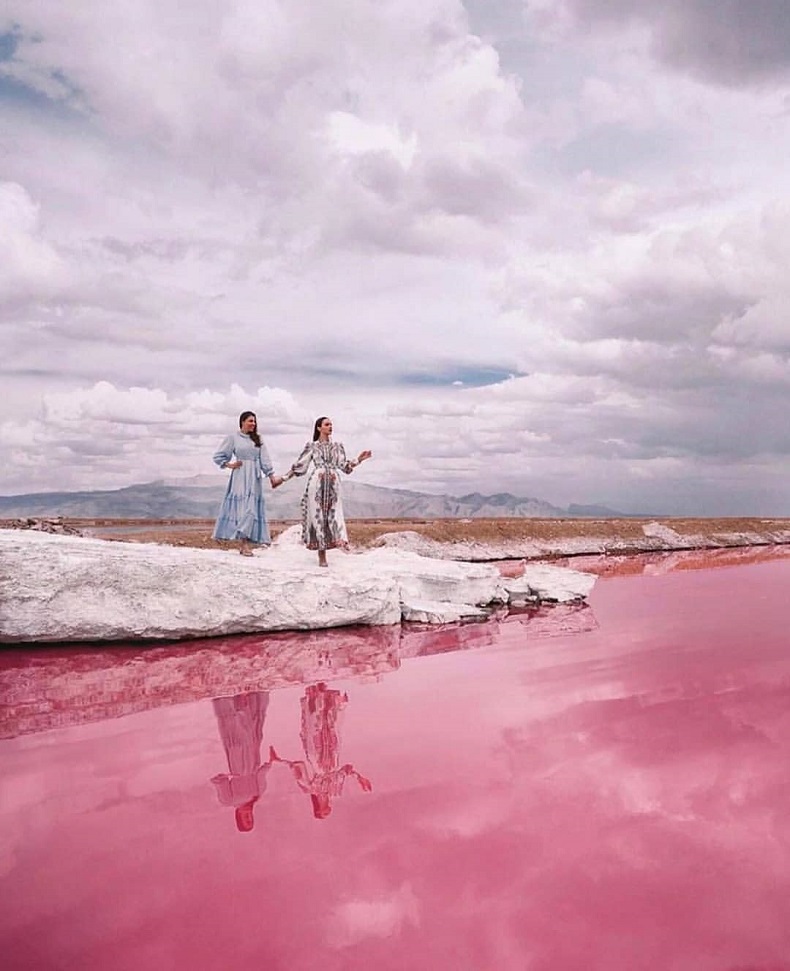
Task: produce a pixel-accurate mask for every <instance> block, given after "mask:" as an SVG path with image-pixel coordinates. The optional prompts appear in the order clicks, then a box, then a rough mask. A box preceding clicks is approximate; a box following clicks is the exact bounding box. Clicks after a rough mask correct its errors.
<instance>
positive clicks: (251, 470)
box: [213, 432, 274, 543]
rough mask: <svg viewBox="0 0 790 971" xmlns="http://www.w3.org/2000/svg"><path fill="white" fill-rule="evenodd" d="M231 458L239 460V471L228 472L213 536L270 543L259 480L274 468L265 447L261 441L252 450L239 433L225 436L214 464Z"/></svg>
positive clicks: (250, 445) (252, 444) (251, 442)
mask: <svg viewBox="0 0 790 971" xmlns="http://www.w3.org/2000/svg"><path fill="white" fill-rule="evenodd" d="M232 459H237V460H239V461H240V462H241V468H240V469H233V470H232V471H231V473H230V479H229V480H228V488H227V491H226V492H225V498H224V499H223V500H222V505H221V506H220V510H219V515H218V516H217V523H216V525H215V526H214V533H213V537H214V539H246V540H249V541H250V542H251V543H271V537H270V536H269V525H268V523H267V522H266V503H265V501H264V498H263V480H264V479H265V478H266V477H267V476H271V475H273V474H274V469H273V468H272V460H271V459H270V458H269V453H268V451H267V449H266V446H265V445H264V444H263V442H261V446H260V448H256V446H255V443H254V442H253V440H252V439H251V438H250V436H249V435H245V434H244V433H243V432H236V433H235V434H233V435H228V437H227V438H226V439H225V440H224V441H223V442H222V444H221V445H220V447H219V449H218V450H217V452H216V454H215V455H214V461H215V462H216V463H217V465H219V466H220V467H222V466H223V465H224V464H225V463H226V462H230V461H231V460H232Z"/></svg>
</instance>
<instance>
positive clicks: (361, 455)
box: [357, 448, 373, 462]
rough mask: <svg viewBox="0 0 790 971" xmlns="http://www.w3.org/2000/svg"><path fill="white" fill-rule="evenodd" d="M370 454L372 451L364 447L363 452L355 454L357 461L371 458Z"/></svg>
mask: <svg viewBox="0 0 790 971" xmlns="http://www.w3.org/2000/svg"><path fill="white" fill-rule="evenodd" d="M372 455H373V452H371V451H370V449H369V448H366V449H365V451H364V452H360V453H359V455H358V456H357V462H364V461H365V459H369V458H371V457H372Z"/></svg>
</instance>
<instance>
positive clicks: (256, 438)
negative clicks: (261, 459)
mask: <svg viewBox="0 0 790 971" xmlns="http://www.w3.org/2000/svg"><path fill="white" fill-rule="evenodd" d="M245 418H254V419H255V431H254V432H250V438H251V439H252V441H253V443H254V445H255V447H256V448H260V447H261V436H260V435H259V434H258V416H257V415H256V414H255V412H254V411H243V412H242V413H241V414H240V415H239V428H241V426H242V425H243V424H244V419H245Z"/></svg>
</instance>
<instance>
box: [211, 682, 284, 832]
mask: <svg viewBox="0 0 790 971" xmlns="http://www.w3.org/2000/svg"><path fill="white" fill-rule="evenodd" d="M211 703H212V705H213V706H214V714H215V715H216V716H217V724H218V725H219V734H220V738H221V739H222V744H223V745H224V746H225V755H226V756H227V759H228V772H227V773H223V774H222V775H215V776H214V778H213V779H212V780H211V781H212V782H213V783H214V785H215V786H216V789H217V798H218V799H219V801H220V802H221V803H222V805H223V806H235V807H236V827H237V829H238V830H239V832H240V833H249V831H250V830H251V829H252V827H253V826H254V825H255V820H254V818H253V808H254V806H255V803H256V802H257V801H258V800H259V799H260V797H261V796H262V795H263V793H264V792H265V791H266V774H267V773H268V771H269V769H270V768H271V761H269V762H266V763H264V764H263V765H261V741H262V739H263V723H264V721H265V720H266V709H267V708H268V707H269V692H268V691H250V692H249V693H248V694H243V695H234V696H233V697H232V698H214V699H213V700H212V702H211Z"/></svg>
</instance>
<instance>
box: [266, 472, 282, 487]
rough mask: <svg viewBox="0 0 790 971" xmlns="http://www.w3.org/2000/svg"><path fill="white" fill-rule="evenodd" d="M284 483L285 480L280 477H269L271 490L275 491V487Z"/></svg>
mask: <svg viewBox="0 0 790 971" xmlns="http://www.w3.org/2000/svg"><path fill="white" fill-rule="evenodd" d="M284 481H285V479H283V477H282V476H281V475H271V476H269V483H270V484H271V487H272V489H276V488H277V486H281V485H282V484H283V482H284Z"/></svg>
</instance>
